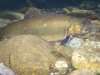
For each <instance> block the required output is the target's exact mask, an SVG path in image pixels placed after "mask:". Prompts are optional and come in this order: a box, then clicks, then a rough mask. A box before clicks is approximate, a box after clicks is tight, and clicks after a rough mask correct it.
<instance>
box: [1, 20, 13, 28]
mask: <svg viewBox="0 0 100 75" xmlns="http://www.w3.org/2000/svg"><path fill="white" fill-rule="evenodd" d="M10 23H11V21H10V20H8V19H0V27H5V26H7V25H8V24H10Z"/></svg>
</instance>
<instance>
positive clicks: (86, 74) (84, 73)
mask: <svg viewBox="0 0 100 75" xmlns="http://www.w3.org/2000/svg"><path fill="white" fill-rule="evenodd" d="M69 75H96V74H95V73H93V72H92V71H90V70H88V69H80V70H75V71H73V72H72V73H70V74H69Z"/></svg>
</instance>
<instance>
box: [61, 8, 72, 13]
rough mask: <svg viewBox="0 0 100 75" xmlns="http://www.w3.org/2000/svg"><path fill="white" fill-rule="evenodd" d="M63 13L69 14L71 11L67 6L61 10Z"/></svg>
mask: <svg viewBox="0 0 100 75" xmlns="http://www.w3.org/2000/svg"><path fill="white" fill-rule="evenodd" d="M61 13H62V14H68V13H70V11H69V10H68V9H67V8H63V9H62V11H61Z"/></svg>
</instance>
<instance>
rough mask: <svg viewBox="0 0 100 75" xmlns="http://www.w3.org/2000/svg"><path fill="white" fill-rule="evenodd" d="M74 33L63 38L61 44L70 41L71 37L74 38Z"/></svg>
mask: <svg viewBox="0 0 100 75" xmlns="http://www.w3.org/2000/svg"><path fill="white" fill-rule="evenodd" d="M72 37H73V36H72V35H68V36H66V38H65V39H64V40H62V42H61V44H60V45H65V44H66V43H68V42H69V41H70V39H71V38H72Z"/></svg>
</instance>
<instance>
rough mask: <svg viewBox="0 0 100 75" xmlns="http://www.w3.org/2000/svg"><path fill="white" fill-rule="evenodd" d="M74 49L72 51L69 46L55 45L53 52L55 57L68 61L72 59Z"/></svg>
mask: <svg viewBox="0 0 100 75" xmlns="http://www.w3.org/2000/svg"><path fill="white" fill-rule="evenodd" d="M73 51H74V50H73V49H71V48H70V47H67V46H62V45H58V46H57V45H55V46H54V49H53V52H54V54H55V55H57V56H59V57H65V58H66V59H71V56H72V53H73Z"/></svg>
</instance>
